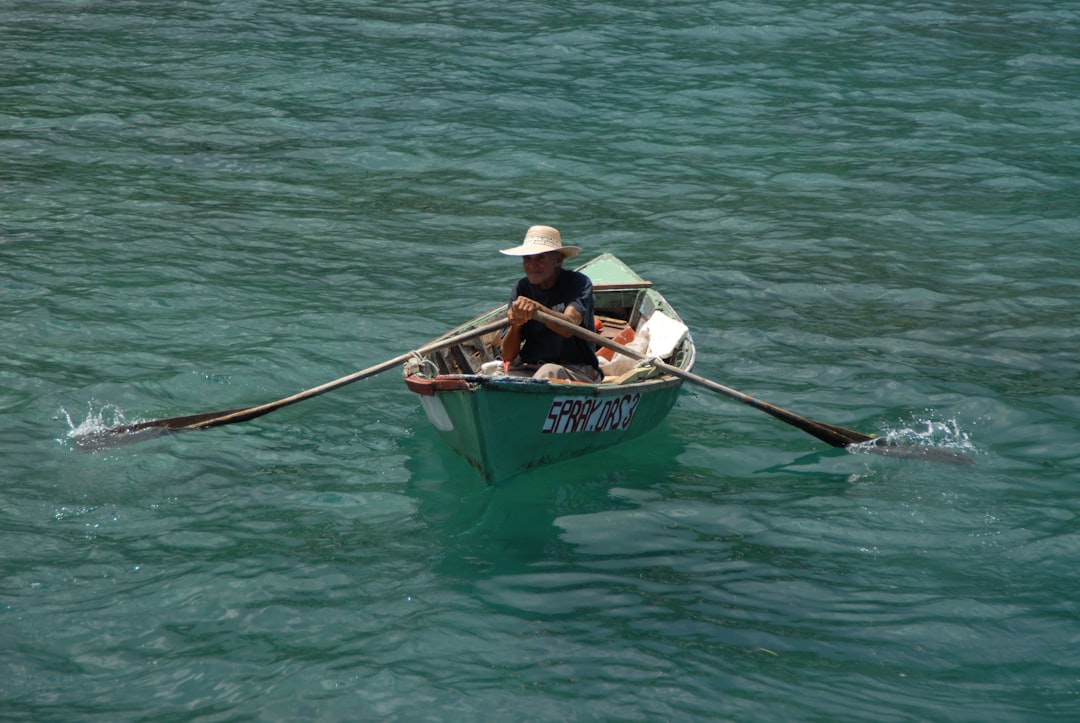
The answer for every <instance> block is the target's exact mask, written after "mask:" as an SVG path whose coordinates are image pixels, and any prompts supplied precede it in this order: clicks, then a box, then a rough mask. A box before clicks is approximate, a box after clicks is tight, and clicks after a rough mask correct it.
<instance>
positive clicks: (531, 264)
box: [522, 251, 562, 289]
mask: <svg viewBox="0 0 1080 723" xmlns="http://www.w3.org/2000/svg"><path fill="white" fill-rule="evenodd" d="M522 263H523V264H524V265H525V277H526V278H528V279H529V283H530V284H532V285H533V286H539V287H540V288H541V289H550V288H551V287H552V286H554V285H555V279H556V278H557V277H558V275H559V268H560V267H561V266H562V254H561V253H559V252H558V251H549V252H547V253H544V254H533V255H532V256H525V257H523V258H522Z"/></svg>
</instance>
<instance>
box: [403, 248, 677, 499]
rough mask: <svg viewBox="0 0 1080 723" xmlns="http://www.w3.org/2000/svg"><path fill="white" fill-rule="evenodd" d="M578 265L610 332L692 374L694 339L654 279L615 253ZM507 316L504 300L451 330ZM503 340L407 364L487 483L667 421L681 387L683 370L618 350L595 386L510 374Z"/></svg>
mask: <svg viewBox="0 0 1080 723" xmlns="http://www.w3.org/2000/svg"><path fill="white" fill-rule="evenodd" d="M578 271H581V272H582V273H584V274H586V275H587V276H588V277H589V278H590V279H592V282H593V289H594V293H595V295H596V316H597V318H598V319H599V320H600V322H601V323H602V324H603V326H602V329H601V330H600V333H601V334H602V335H603V336H606V337H608V338H609V339H618V340H619V341H621V342H623V343H626V344H629V345H631V346H632V347H636V349H637V350H639V351H642V350H647V352H648V354H647V357H648V358H649V359H662V360H663V361H664V362H666V363H667V364H670V365H671V366H674V367H678V368H679V369H681V370H684V371H686V372H689V371H690V369H691V368H692V367H693V365H694V342H693V339H692V338H691V336H690V334H689V332H688V331H687V329H686V326H685V325H684V324H683V323H682V320H681V319H680V318H679V316H678V314H676V313H675V310H674V309H672V308H671V306H670V305H669V304H668V302H667V301H666V300H665V299H664V297H663V296H661V294H660V292H658V291H656V290H655V289H654V288H652V284H651V283H650V282H648V281H645V280H644V279H642V278H641V277H640V276H638V275H637V274H636V273H634V271H633V270H631V269H630V267H628V266H627V265H626V264H624V263H623V262H622V261H620V260H619V259H617V258H616V257H614V256H612V255H611V254H603V255H601V256H599V257H597V258H595V259H593V260H591V261H589V262H588V263H586V264H584V265H583V266H581V267H580V268H578ZM505 314H506V306H505V305H503V306H499V307H496V308H494V309H492V310H491V311H489V312H487V313H486V314H482V315H481V316H478V317H476V318H475V319H473V320H471V321H469V322H466V323H465V324H462V325H461V326H460V327H458V328H456V329H454V330H452V331H450V332H447V333H446V334H445V335H444V337H450V336H454V335H458V334H461V333H462V332H466V331H468V330H469V329H472V328H476V327H480V326H482V325H484V324H488V323H491V322H492V321H496V320H498V319H500V318H505ZM630 339H633V340H632V341H630ZM500 341H501V334H500V333H499V332H492V333H489V334H487V335H484V336H481V337H479V338H474V339H470V340H468V341H466V342H464V343H462V344H461V345H458V346H453V347H450V348H449V349H444V350H439V351H435V352H431V353H429V354H427V355H423V356H418V357H416V358H414V359H412V360H410V361H409V362H407V363H406V365H405V383H406V385H407V386H408V388H409V389H410V390H412V391H413V392H415V393H416V394H418V395H419V396H420V402H421V404H422V405H423V408H424V411H425V413H426V414H427V417H428V420H429V421H430V422H431V424H432V425H433V426H434V427H435V429H436V430H438V432H439V434H440V435H441V436H442V438H443V440H444V441H445V442H446V444H447V445H448V446H449V447H450V448H451V449H453V450H454V451H455V452H457V453H458V454H460V455H461V456H462V457H464V458H465V459H466V460H467V461H468V462H469V464H470V465H472V466H473V467H474V468H475V469H476V470H477V472H478V473H479V474H480V476H481V477H482V478H483V479H485V480H487V481H489V482H496V481H500V480H504V479H507V478H510V477H513V476H514V475H516V474H519V473H521V472H524V471H525V470H528V469H531V468H533V467H538V466H541V465H545V464H549V463H552V462H559V461H562V460H565V459H568V458H571V457H577V456H579V455H583V454H588V453H591V452H595V451H598V450H600V449H604V448H607V447H611V446H612V445H616V444H620V443H622V442H626V441H628V440H631V439H635V438H637V437H640V436H641V435H643V434H645V433H646V432H648V431H650V430H652V429H653V428H654V427H656V426H657V425H658V424H659V423H660V422H661V421H662V420H663V419H664V417H665V416H666V415H667V413H668V412H669V411H670V410H671V407H672V406H673V405H674V404H675V401H676V399H677V398H678V396H679V391H680V389H681V388H682V384H683V378H681V377H678V376H673V375H670V374H667V373H663V372H662V371H661V370H659V369H657V368H656V367H654V366H652V365H651V364H649V363H648V362H639V361H636V360H633V359H629V358H626V357H622V356H621V355H617V354H616V355H614V356H613V358H612V359H611V360H610V361H608V360H606V359H602V364H604V367H603V368H604V371H605V375H606V376H605V379H604V381H603V382H600V383H596V384H581V383H568V382H553V381H547V380H544V381H536V380H533V379H527V378H525V379H523V378H520V377H510V376H505V375H504V374H503V373H502V363H501V361H499V360H498V355H499V353H500ZM602 356H603V355H602Z"/></svg>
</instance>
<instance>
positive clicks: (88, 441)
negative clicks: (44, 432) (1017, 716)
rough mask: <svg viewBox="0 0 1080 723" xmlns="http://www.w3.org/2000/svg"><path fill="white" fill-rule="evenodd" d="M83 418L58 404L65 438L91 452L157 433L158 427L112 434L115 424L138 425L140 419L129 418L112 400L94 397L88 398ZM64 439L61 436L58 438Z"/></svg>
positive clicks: (158, 434) (116, 425) (115, 427)
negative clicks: (65, 433) (78, 419)
mask: <svg viewBox="0 0 1080 723" xmlns="http://www.w3.org/2000/svg"><path fill="white" fill-rule="evenodd" d="M86 406H87V411H86V418H85V419H83V420H82V421H76V418H75V416H74V415H73V414H72V412H70V411H69V410H68V409H66V408H64V407H61V409H60V413H61V414H62V415H63V416H64V418H65V419H66V420H67V423H68V433H67V435H66V437H67V441H68V442H69V443H70V444H73V445H74V446H75V447H77V448H79V449H81V450H83V451H85V452H94V451H97V450H100V449H106V448H108V447H115V446H118V445H120V444H127V443H129V442H134V441H138V440H140V439H147V438H150V437H153V436H160V435H161V434H162V433H163V432H162V431H161V430H152V434H151V433H144V434H127V435H117V434H113V433H112V432H114V431H115V430H116V429H117V428H118V427H124V426H128V425H137V424H138V423H139V422H140V421H142V420H140V419H134V420H131V419H128V418H127V416H126V415H125V414H124V410H123V409H121V408H120V407H118V406H116V405H115V404H112V403H107V404H98V403H97V402H95V401H90V402H87V405H86ZM61 441H64V440H61Z"/></svg>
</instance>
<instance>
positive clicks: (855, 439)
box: [536, 309, 971, 464]
mask: <svg viewBox="0 0 1080 723" xmlns="http://www.w3.org/2000/svg"><path fill="white" fill-rule="evenodd" d="M536 316H537V317H538V318H539V319H540V320H542V321H543V322H544V323H546V324H550V325H552V326H557V327H559V328H560V329H564V330H565V331H568V332H570V333H571V334H574V335H576V336H579V337H581V338H582V339H586V340H588V341H591V342H592V343H594V344H598V345H600V346H603V347H606V348H608V349H611V350H612V351H617V352H619V353H620V354H623V355H624V356H628V357H630V358H631V359H637V360H639V361H648V362H649V363H650V364H652V365H653V366H655V367H656V368H657V369H660V370H661V371H663V372H666V373H668V374H670V375H671V376H675V377H680V378H682V379H685V380H686V381H688V382H692V383H694V384H697V385H698V386H700V387H704V388H705V389H709V390H710V391H714V392H718V393H720V394H723V395H724V396H726V397H730V398H731V399H734V400H736V401H739V402H742V403H743V404H746V405H749V406H751V407H754V408H755V409H760V410H761V411H763V412H765V413H766V414H769V415H772V416H773V417H776V418H777V419H779V420H780V421H782V422H786V423H787V424H790V425H792V426H793V427H798V428H799V429H801V430H803V431H804V432H806V433H808V434H811V435H813V436H815V437H817V438H818V439H820V440H821V441H823V442H826V443H828V444H831V445H832V446H834V447H849V446H851V445H855V444H863V443H865V442H873V443H874V446H875V447H881V448H882V450H881V451H880V453H881V454H887V455H890V456H897V457H919V458H933V459H937V460H938V461H943V462H954V463H960V464H966V463H968V462H970V461H971V458H970V457H968V456H966V455H962V454H959V453H953V452H951V451H949V450H934V451H930V450H928V449H926V448H920V449H907V448H903V447H901V446H898V445H896V444H895V443H893V442H889V441H887V440H884V439H880V438H878V437H874V436H873V435H869V434H863V433H862V432H856V431H855V430H853V429H847V428H845V427H838V426H837V425H835V424H826V423H825V422H819V421H817V420H816V419H809V418H807V417H803V416H800V415H798V414H795V413H794V412H790V411H788V410H787V409H783V408H781V407H777V406H775V405H773V404H769V403H768V402H763V401H761V400H760V399H755V398H754V397H751V396H750V395H749V394H743V393H742V392H740V391H738V390H735V389H732V388H731V387H725V386H724V385H723V384H718V383H717V382H714V381H712V380H711V379H706V378H705V377H702V376H698V375H697V374H694V373H692V372H688V371H686V370H685V369H680V368H679V367H677V366H672V365H671V364H668V363H667V362H664V361H663V360H660V359H649V358H648V357H647V356H646V355H644V354H641V353H640V352H637V351H635V350H634V349H631V348H630V347H628V346H625V345H623V344H619V343H618V342H615V341H612V340H610V339H608V338H607V337H604V336H601V335H600V334H596V333H594V332H591V331H589V330H588V329H585V328H583V327H580V326H577V325H576V324H571V323H570V322H568V321H566V320H565V319H563V318H562V317H560V316H555V315H553V314H551V313H549V312H547V311H545V310H543V309H538V310H537V311H536ZM886 448H887V450H886Z"/></svg>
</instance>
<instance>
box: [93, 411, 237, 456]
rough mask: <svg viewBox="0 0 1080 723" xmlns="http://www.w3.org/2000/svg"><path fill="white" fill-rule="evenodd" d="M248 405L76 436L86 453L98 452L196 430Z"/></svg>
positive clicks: (125, 425)
mask: <svg viewBox="0 0 1080 723" xmlns="http://www.w3.org/2000/svg"><path fill="white" fill-rule="evenodd" d="M245 409H247V407H240V408H238V409H224V410H221V411H218V412H203V413H202V414H188V415H184V416H182V417H166V418H165V419H151V420H148V421H145V422H132V423H130V424H120V425H117V426H115V427H110V428H109V429H101V430H96V431H92V432H87V433H85V434H78V435H75V437H73V439H72V441H74V443H75V446H76V447H78V448H79V449H81V450H83V451H84V452H98V451H101V450H103V449H111V448H113V447H121V446H123V445H125V444H133V443H135V442H145V441H147V440H150V439H156V438H157V437H162V436H164V435H166V434H171V433H172V432H178V431H180V430H184V429H196V428H198V427H197V426H196V425H199V424H205V423H206V422H208V421H210V420H213V419H217V418H218V417H225V416H228V415H231V414H236V413H237V412H242V411H244V410H245Z"/></svg>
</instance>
